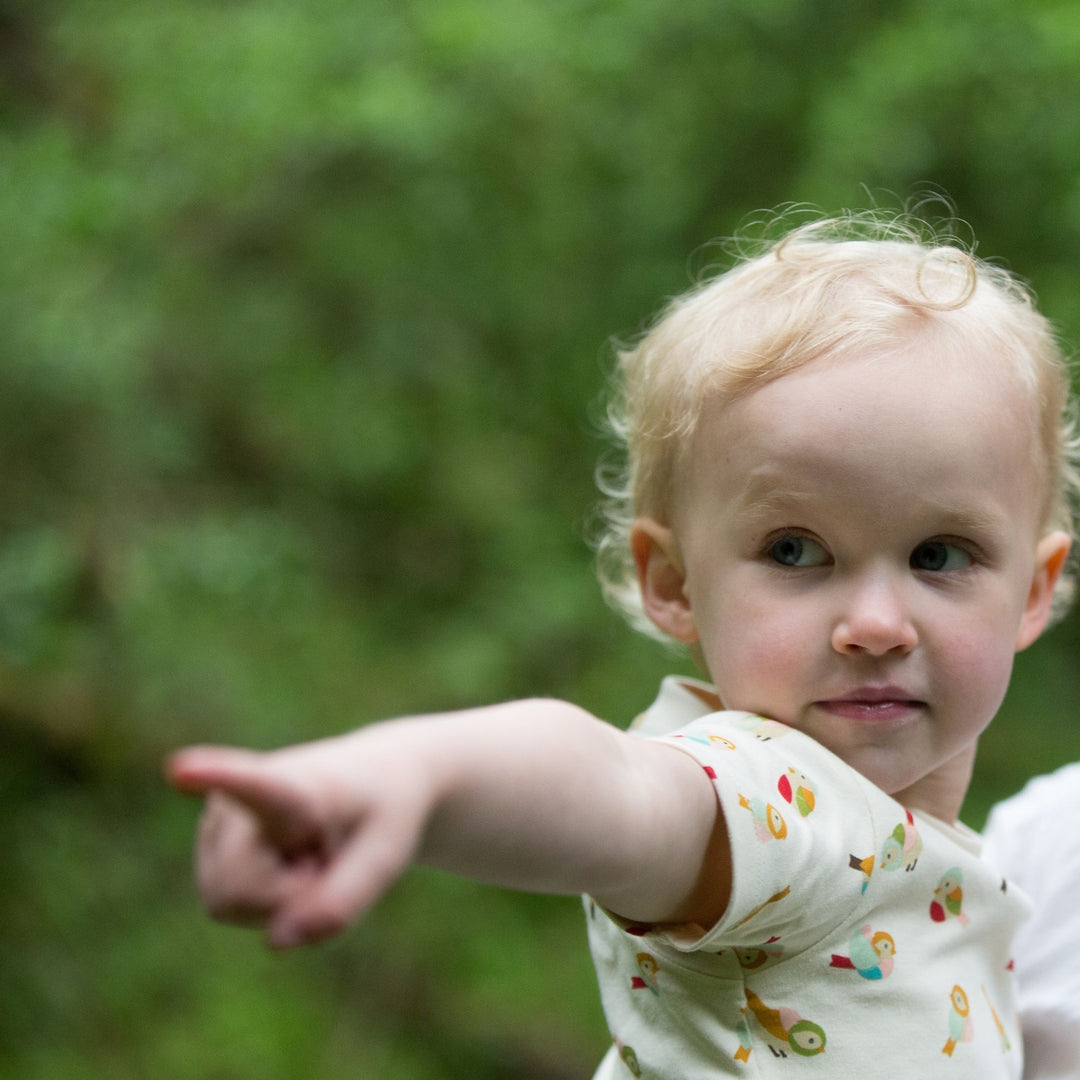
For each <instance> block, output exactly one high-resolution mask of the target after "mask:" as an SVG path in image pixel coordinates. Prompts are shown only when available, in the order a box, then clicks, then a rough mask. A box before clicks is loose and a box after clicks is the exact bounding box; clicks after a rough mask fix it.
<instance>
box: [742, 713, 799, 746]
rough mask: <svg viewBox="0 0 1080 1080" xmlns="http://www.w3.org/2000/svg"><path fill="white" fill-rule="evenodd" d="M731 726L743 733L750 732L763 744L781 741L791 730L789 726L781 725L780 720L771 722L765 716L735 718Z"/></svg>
mask: <svg viewBox="0 0 1080 1080" xmlns="http://www.w3.org/2000/svg"><path fill="white" fill-rule="evenodd" d="M731 725H732V726H733V727H737V728H739V729H741V730H742V731H748V732H749V733H750V734H751V735H753V736H754V737H755V738H758V739H761V741H762V742H768V741H769V739H779V738H781V737H783V736H784V735H786V734H787V733H788V732H789V731H790V730H791V728H789V727H788V726H787V724H781V723H780V721H779V720H770V719H769V718H768V717H765V716H733V717H732V718H731Z"/></svg>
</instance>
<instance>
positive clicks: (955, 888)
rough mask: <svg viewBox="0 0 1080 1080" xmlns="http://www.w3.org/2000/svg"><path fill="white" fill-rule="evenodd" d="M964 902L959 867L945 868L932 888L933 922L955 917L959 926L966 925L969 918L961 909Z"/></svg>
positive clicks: (962, 877) (962, 881)
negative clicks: (935, 886)
mask: <svg viewBox="0 0 1080 1080" xmlns="http://www.w3.org/2000/svg"><path fill="white" fill-rule="evenodd" d="M963 903H964V875H963V874H962V873H961V871H960V867H958V866H954V867H953V868H952V869H951V870H946V871H945V873H944V874H943V875H942V878H941V880H940V881H939V882H938V884H937V888H936V889H935V890H934V899H933V900H931V901H930V918H931V919H933V920H934V922H945V920H946V919H956V921H957V922H958V923H960V925H961V926H967V924H968V923H969V922H971V918H970V917H969V916H968V915H967V914H966V913H965V912H964V911H962V910H961V908H962V906H963Z"/></svg>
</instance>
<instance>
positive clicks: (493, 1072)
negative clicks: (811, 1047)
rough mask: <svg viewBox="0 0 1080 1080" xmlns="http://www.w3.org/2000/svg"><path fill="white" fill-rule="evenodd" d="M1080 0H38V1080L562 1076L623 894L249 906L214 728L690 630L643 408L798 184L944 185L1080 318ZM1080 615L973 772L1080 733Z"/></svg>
mask: <svg viewBox="0 0 1080 1080" xmlns="http://www.w3.org/2000/svg"><path fill="white" fill-rule="evenodd" d="M1078 58H1080V11H1078V9H1077V8H1076V6H1075V5H1074V4H1071V3H1067V2H1065V0H1056V2H1052V0H1045V2H1041V0H1028V2H1025V3H1021V4H1017V3H1012V2H1006V0H979V2H976V0H906V2H902V3H895V2H893V3H889V4H885V3H878V2H874V3H863V4H853V3H850V2H843V0H821V2H818V3H798V2H795V0H729V2H728V3H724V4H719V3H716V2H715V0H708V2H706V0H684V2H683V3H681V4H678V5H673V4H670V3H667V2H665V0H622V2H613V0H607V2H601V0H549V2H547V3H539V2H535V0H497V2H496V0H392V2H391V0H349V2H346V0H310V2H309V3H307V4H296V3H285V2H284V0H171V2H170V3H164V2H154V0H141V2H135V0H94V2H93V3H78V2H75V0H0V237H2V251H3V254H2V256H0V325H2V326H3V332H2V334H0V461H2V463H3V467H2V468H0V806H2V807H3V811H4V814H5V817H4V834H5V844H4V848H5V853H6V860H5V887H4V889H3V892H2V893H0V916H2V917H0V954H2V956H3V969H2V970H3V976H4V978H3V991H2V996H0V1080H8V1078H18V1080H58V1078H64V1080H66V1078H69V1077H70V1078H84V1077H85V1078H97V1077H109V1078H110V1080H122V1078H126V1077H130V1078H133V1080H134V1078H142V1077H146V1076H153V1077H155V1078H157V1080H188V1078H190V1080H196V1078H198V1080H246V1078H249V1077H250V1078H255V1077H258V1078H259V1080H274V1078H282V1080H286V1078H292V1077H310V1076H318V1077H321V1078H326V1080H333V1078H335V1077H342V1078H344V1077H346V1076H347V1077H356V1076H363V1077H377V1078H380V1080H383V1078H385V1080H397V1078H401V1080H429V1078H430V1080H449V1078H457V1077H466V1078H469V1080H496V1078H503V1077H510V1076H514V1077H518V1078H521V1077H533V1078H546V1080H563V1078H567V1080H569V1078H571V1077H581V1076H585V1075H588V1072H589V1069H590V1068H591V1066H592V1064H593V1063H594V1062H595V1060H596V1059H597V1058H598V1057H599V1055H600V1054H601V1052H602V1050H603V1048H604V1045H605V1042H606V1034H605V1031H604V1027H603V1021H602V1019H601V1017H600V1013H599V1008H598V1006H597V1004H596V1002H595V1000H594V996H595V995H594V990H593V985H592V977H591V974H590V971H589V967H588V959H587V957H586V954H585V948H584V939H583V933H582V930H581V927H580V925H579V923H580V918H579V912H578V910H577V906H576V904H575V902H573V901H569V900H565V899H549V898H542V897H541V898H538V897H522V896H513V895H509V894H504V893H499V892H496V891H495V890H490V889H483V888H480V887H478V886H474V885H471V884H470V883H467V882H461V881H455V880H452V879H450V878H447V877H445V876H442V875H438V874H434V873H426V872H416V873H414V874H412V875H410V876H409V877H407V878H406V879H405V881H404V882H402V884H401V885H400V886H399V887H398V888H397V889H396V890H395V891H394V893H393V894H392V895H391V896H390V897H389V898H388V900H387V901H386V903H385V904H384V905H383V906H382V907H381V908H380V909H379V910H377V911H376V912H375V913H374V914H373V915H372V916H371V917H370V919H369V920H368V922H367V923H366V924H365V925H364V926H363V927H361V928H360V929H359V930H357V931H355V932H354V933H352V934H350V935H348V936H347V937H346V938H344V939H343V940H341V941H339V942H337V943H335V944H333V945H329V946H324V947H320V948H319V949H317V950H313V951H311V952H308V953H305V954H303V955H289V956H284V957H270V956H269V955H268V954H266V953H265V951H264V950H263V949H262V948H261V946H260V945H259V943H258V941H257V940H256V939H254V938H253V937H251V936H248V935H245V934H243V933H241V932H239V931H235V930H227V929H222V928H219V927H215V926H213V925H211V924H210V923H209V922H208V921H206V920H205V919H203V918H202V917H201V915H200V914H199V913H198V910H197V907H196V903H195V899H194V895H193V888H192V886H191V884H190V880H189V877H190V875H189V868H188V862H189V850H190V842H191V835H192V828H193V824H194V818H195V807H193V806H190V805H188V804H185V803H183V802H182V801H181V800H179V799H178V798H176V797H173V796H170V795H169V794H168V793H167V792H166V791H165V790H164V788H163V785H162V784H161V782H160V779H159V767H160V766H159V761H160V758H161V756H162V754H163V753H164V752H165V751H167V750H168V749H170V748H172V747H175V746H177V745H180V744H182V743H185V742H188V741H192V740H223V741H230V740H231V741H238V742H242V743H245V744H251V745H255V746H265V747H269V746H274V745H280V744H281V743H284V742H289V741H295V740H298V739H302V738H310V737H315V736H318V735H321V734H325V733H331V732H336V731H340V730H343V729H346V728H348V727H350V726H353V725H355V724H358V723H363V722H365V721H368V720H370V719H373V718H376V717H382V716H388V715H394V714H400V713H405V712H414V711H418V710H425V709H434V708H448V707H452V706H456V705H459V704H464V703H477V702H483V701H494V700H498V699H501V698H506V697H511V696H520V695H525V694H530V693H546V694H555V695H562V696H565V697H568V698H570V699H573V700H576V701H578V702H580V703H581V704H583V705H585V706H586V707H588V708H590V709H592V710H593V711H595V712H597V713H599V714H601V715H603V716H607V717H610V718H611V719H612V720H614V721H616V722H618V723H625V722H626V721H628V720H629V719H630V718H631V717H632V716H633V715H634V713H635V712H636V711H637V710H638V709H640V708H641V707H642V706H643V705H644V704H645V703H647V701H648V700H649V699H650V695H651V694H652V692H653V690H654V688H655V684H656V682H657V680H658V678H659V677H660V675H661V674H662V673H664V672H666V671H668V670H670V669H672V666H673V665H674V666H675V667H676V668H677V669H680V670H689V668H688V667H687V666H686V663H685V661H681V660H679V659H678V658H673V657H671V656H667V655H665V654H664V652H663V650H661V649H658V648H657V646H655V645H654V644H652V643H649V642H647V641H644V640H638V639H636V638H635V637H634V636H633V635H632V634H631V633H630V632H629V631H628V630H626V629H625V628H624V627H623V626H622V625H621V623H620V621H619V619H618V618H617V617H616V616H615V615H614V614H612V613H611V612H609V611H608V610H607V609H606V608H605V607H604V606H603V604H602V602H601V600H600V598H599V592H598V590H597V588H596V587H595V584H594V582H593V580H592V573H591V566H590V556H589V552H588V548H587V544H586V536H587V533H588V528H589V525H588V523H589V516H590V510H591V506H592V504H593V502H594V498H595V496H594V491H593V481H592V473H593V465H594V462H595V460H596V458H597V457H598V455H600V453H601V452H602V450H603V445H602V442H601V440H600V439H599V438H598V435H597V429H598V427H599V424H598V417H599V415H600V406H599V404H598V401H599V395H600V393H601V390H602V386H603V378H604V370H605V368H606V366H607V363H608V354H609V347H608V344H607V343H608V338H609V335H611V334H612V333H616V334H621V335H626V336H628V335H631V334H633V333H634V332H635V331H636V330H637V329H638V328H639V327H640V326H641V325H642V324H643V323H644V321H645V320H646V319H647V317H648V316H649V315H650V314H651V313H652V312H653V311H654V310H655V308H656V307H657V306H658V305H659V303H660V302H661V301H662V299H663V298H665V297H666V296H669V295H671V294H674V293H676V292H679V291H681V290H682V289H683V288H684V287H686V285H687V284H688V283H689V281H690V279H691V277H692V276H693V274H694V273H695V272H696V271H697V270H698V269H700V266H701V265H702V264H703V263H704V262H706V261H708V260H709V259H710V258H711V257H712V254H711V250H710V248H709V247H708V242H709V241H710V240H712V239H713V238H715V237H718V236H724V235H729V234H730V233H731V232H732V231H733V230H734V229H735V228H736V227H737V226H738V224H739V222H740V221H741V220H743V219H744V217H745V216H746V215H747V214H749V213H752V212H753V211H755V210H756V209H758V208H761V207H770V206H774V205H777V204H780V203H783V202H787V201H802V200H809V201H813V202H815V203H817V204H819V205H821V206H822V207H824V208H825V209H826V210H836V209H839V208H842V207H845V206H852V205H865V204H866V203H867V202H868V201H875V200H876V201H883V202H886V203H888V202H894V201H895V200H894V199H893V198H892V197H891V196H889V195H888V194H885V193H887V192H890V191H891V192H896V193H898V194H899V195H900V196H906V195H907V194H908V193H910V192H911V191H913V190H915V189H916V188H917V187H918V186H919V185H922V184H925V183H930V184H934V185H939V186H940V187H941V188H943V189H945V190H946V191H947V192H949V193H950V194H951V196H952V197H953V198H954V200H955V202H956V205H957V209H958V212H959V214H960V216H961V217H962V218H964V219H966V220H967V221H969V222H971V223H972V225H973V227H974V230H975V232H976V234H977V235H978V237H979V239H980V245H981V246H980V251H981V252H983V253H985V254H992V255H994V256H996V257H999V258H1001V259H1002V260H1004V261H1005V262H1006V263H1007V264H1008V265H1010V266H1011V267H1013V268H1014V269H1016V270H1017V271H1018V272H1020V273H1021V274H1023V275H1025V276H1027V277H1028V278H1029V279H1030V280H1031V281H1032V283H1033V284H1034V286H1035V288H1036V289H1037V291H1038V292H1039V294H1040V296H1041V298H1042V301H1043V306H1044V308H1045V310H1046V311H1047V312H1048V313H1049V314H1050V315H1051V316H1052V317H1053V318H1054V319H1055V320H1056V321H1057V323H1058V324H1059V325H1060V327H1061V329H1062V331H1063V333H1064V334H1065V335H1066V337H1067V338H1070V339H1071V340H1073V341H1077V340H1080V311H1078V310H1077V308H1076V304H1075V297H1076V296H1077V295H1078V294H1080V107H1078V106H1080V101H1078V97H1080V59H1078ZM1077 627H1078V624H1077V622H1076V620H1075V619H1074V620H1072V621H1070V622H1069V623H1067V624H1065V625H1063V626H1062V627H1060V628H1058V629H1057V630H1055V631H1054V632H1053V633H1052V634H1051V635H1050V637H1049V638H1048V640H1047V641H1046V642H1044V643H1042V644H1040V646H1039V647H1038V648H1037V649H1036V650H1034V651H1033V652H1032V653H1031V654H1030V655H1027V654H1025V655H1024V656H1022V657H1021V658H1020V663H1019V665H1018V672H1017V677H1016V681H1015V686H1014V689H1013V691H1012V692H1011V694H1010V697H1009V700H1008V701H1007V703H1006V707H1005V709H1004V712H1003V715H1002V717H1001V719H1000V720H999V722H998V723H997V725H996V726H995V727H994V728H993V729H992V730H991V732H990V733H989V734H988V735H987V737H986V738H985V740H984V747H983V753H982V759H981V763H980V771H979V774H978V776H977V778H976V784H975V787H974V788H973V792H972V797H971V800H970V803H969V815H968V816H969V818H970V820H971V821H972V822H973V823H974V824H976V825H977V824H979V823H980V822H981V820H982V817H983V816H984V815H985V812H986V809H987V808H988V806H989V805H990V803H991V802H992V800H993V799H994V798H997V797H1000V796H1001V795H1004V794H1008V793H1010V792H1011V791H1013V790H1015V789H1016V788H1017V787H1019V786H1020V784H1021V783H1022V781H1023V779H1024V777H1025V776H1026V775H1028V774H1029V773H1031V772H1033V771H1038V770H1045V769H1048V768H1052V767H1054V766H1056V765H1057V764H1060V763H1062V762H1064V761H1067V760H1070V759H1073V758H1077V757H1080V734H1077V730H1076V722H1075V717H1076V715H1077V707H1078V705H1080V680H1078V677H1077V671H1076V664H1075V656H1076V649H1077V644H1078V640H1080V631H1078V628H1077Z"/></svg>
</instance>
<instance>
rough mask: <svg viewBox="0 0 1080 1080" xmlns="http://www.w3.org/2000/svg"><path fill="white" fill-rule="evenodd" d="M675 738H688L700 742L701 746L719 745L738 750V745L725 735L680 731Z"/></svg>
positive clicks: (723, 748) (722, 747) (726, 748)
mask: <svg viewBox="0 0 1080 1080" xmlns="http://www.w3.org/2000/svg"><path fill="white" fill-rule="evenodd" d="M672 738H674V739H686V740H687V742H694V743H698V744H699V745H701V746H719V747H720V748H721V749H722V750H737V749H738V747H737V746H736V745H735V744H734V743H733V742H732V741H731V740H730V739H728V738H725V737H724V736H723V735H699V734H697V733H696V732H692V731H691V732H685V733H683V732H680V733H679V734H677V735H673V736H672Z"/></svg>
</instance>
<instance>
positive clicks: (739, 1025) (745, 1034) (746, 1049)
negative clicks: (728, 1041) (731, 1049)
mask: <svg viewBox="0 0 1080 1080" xmlns="http://www.w3.org/2000/svg"><path fill="white" fill-rule="evenodd" d="M739 1012H740V1013H742V1016H740V1017H739V1019H738V1020H737V1021H736V1023H735V1034H736V1035H737V1036H738V1037H739V1049H738V1050H736V1051H735V1055H734V1056H735V1060H736V1061H749V1060H750V1051H751V1050H753V1048H754V1041H753V1039H752V1038H751V1037H750V1022H749V1021H748V1020H747V1019H746V1010H745V1009H740V1010H739Z"/></svg>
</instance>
